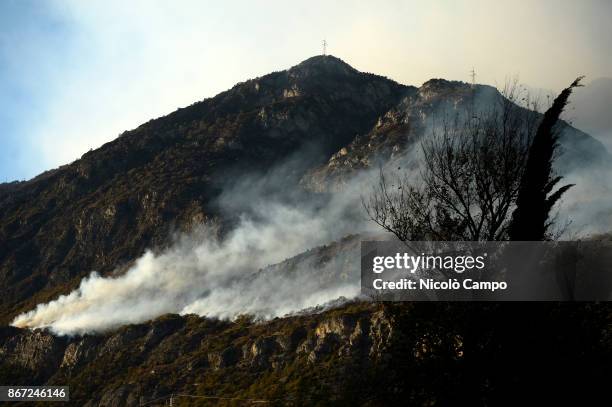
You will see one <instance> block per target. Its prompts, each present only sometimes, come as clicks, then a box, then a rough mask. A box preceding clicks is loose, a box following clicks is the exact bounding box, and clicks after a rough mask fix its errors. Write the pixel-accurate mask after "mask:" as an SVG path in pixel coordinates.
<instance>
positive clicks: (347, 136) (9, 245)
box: [0, 56, 609, 322]
mask: <svg viewBox="0 0 612 407" xmlns="http://www.w3.org/2000/svg"><path fill="white" fill-rule="evenodd" d="M472 94H473V90H472V87H471V85H468V84H465V83H462V82H449V81H445V80H439V79H436V80H431V81H428V82H426V83H425V84H424V85H423V86H421V87H420V88H418V89H417V88H415V87H411V86H404V85H400V84H398V83H396V82H394V81H392V80H389V79H386V78H383V77H380V76H377V75H373V74H368V73H362V72H359V71H357V70H355V69H354V68H352V67H350V66H349V65H348V64H346V63H345V62H343V61H341V60H340V59H338V58H335V57H333V56H317V57H313V58H310V59H308V60H306V61H304V62H302V63H300V64H298V65H296V66H294V67H293V68H291V69H289V70H286V71H282V72H275V73H272V74H269V75H266V76H263V77H261V78H256V79H252V80H249V81H246V82H243V83H239V84H237V85H236V86H234V87H233V88H232V89H230V90H228V91H226V92H222V93H220V94H219V95H217V96H215V97H213V98H210V99H206V100H203V101H201V102H197V103H194V104H193V105H191V106H188V107H186V108H181V109H178V110H177V111H175V112H173V113H171V114H169V115H167V116H164V117H161V118H158V119H155V120H151V121H150V122H148V123H145V124H143V125H141V126H140V127H138V128H136V129H134V130H131V131H128V132H125V133H123V134H122V135H121V136H120V137H119V138H117V139H116V140H114V141H112V142H109V143H107V144H105V145H103V146H102V147H101V148H99V149H97V150H94V151H90V152H88V153H86V154H84V155H83V156H82V157H81V159H79V160H77V161H75V162H73V163H71V164H69V165H65V166H63V167H60V168H58V169H55V170H51V171H48V172H46V173H43V174H41V175H39V176H38V177H36V178H34V179H32V180H29V181H26V182H14V183H9V184H0V213H1V214H2V217H1V218H0V247H1V249H0V284H1V285H2V287H4V289H3V292H2V296H0V321H3V322H8V321H10V320H11V319H12V317H14V316H15V315H16V314H18V313H20V312H23V311H25V310H27V309H31V308H32V307H33V306H34V305H35V304H38V303H42V302H47V301H49V300H51V299H53V298H55V297H57V296H58V295H59V294H62V293H67V292H69V291H71V290H72V289H74V288H75V287H76V286H77V285H78V284H79V282H80V281H81V279H82V278H83V277H84V276H86V275H88V274H89V272H90V271H91V270H96V271H98V272H99V273H101V274H102V275H108V274H110V273H112V272H114V271H116V270H119V272H120V271H121V270H122V269H125V268H126V267H128V266H129V265H130V264H131V262H132V261H134V260H135V259H136V258H138V257H139V256H140V255H141V254H142V253H143V252H144V250H145V249H147V248H163V247H165V245H167V244H168V241H169V237H170V236H171V235H172V234H173V233H174V232H176V231H188V230H190V229H191V228H193V227H194V225H197V224H199V223H201V222H203V221H206V220H211V219H217V220H221V221H225V222H228V221H229V220H228V218H231V217H232V214H229V215H228V213H227V212H229V211H227V210H225V211H224V210H223V208H222V207H220V204H219V202H218V201H217V200H216V198H217V197H218V196H219V194H220V193H221V191H223V190H224V188H226V187H227V185H229V184H232V183H233V182H236V181H237V180H240V179H241V178H242V177H243V176H244V174H252V173H265V172H266V171H270V170H271V169H272V168H274V167H275V166H279V165H285V166H286V167H287V168H286V169H285V171H283V174H284V177H285V179H283V180H282V182H281V181H279V180H278V179H277V180H275V182H274V183H276V184H282V185H298V184H300V185H302V186H303V187H304V188H305V189H307V190H310V191H314V192H322V191H326V190H329V185H330V183H331V184H333V183H334V182H336V181H334V180H335V179H338V178H343V177H344V178H346V177H349V176H350V175H351V174H353V173H354V172H355V171H356V170H359V169H361V168H366V167H368V166H370V167H371V166H372V165H373V163H374V161H375V159H374V158H375V157H383V158H384V159H386V158H388V157H390V156H391V155H392V154H396V155H398V154H400V153H401V152H402V151H404V150H405V149H406V148H407V147H409V146H410V145H412V144H413V143H414V142H416V141H417V140H419V139H420V137H422V136H423V134H424V132H425V129H426V128H427V126H428V123H429V121H430V120H431V117H432V116H433V115H434V113H435V112H436V111H437V110H439V109H441V106H446V107H448V106H450V107H451V108H453V109H459V108H461V106H465V104H466V103H470V101H471V97H472V96H471V95H472ZM476 94H477V95H478V97H479V98H484V99H486V100H488V99H491V98H496V97H499V94H498V93H497V91H496V90H494V89H493V88H490V87H487V86H478V87H477V89H476ZM568 129H569V130H568V131H566V133H568V132H571V134H569V135H568V136H566V137H564V139H563V142H562V145H563V146H565V147H566V148H567V149H568V150H569V151H570V154H568V155H567V157H564V160H563V162H566V163H582V164H584V163H592V162H597V161H602V160H607V158H608V157H609V156H608V155H607V153H606V152H605V149H604V148H602V147H601V145H600V144H599V143H598V142H597V141H595V140H594V139H592V138H591V137H589V136H588V135H586V134H584V133H582V132H579V131H576V130H574V129H573V128H570V127H568ZM566 135H567V134H566ZM336 183H337V182H336ZM332 189H333V188H332Z"/></svg>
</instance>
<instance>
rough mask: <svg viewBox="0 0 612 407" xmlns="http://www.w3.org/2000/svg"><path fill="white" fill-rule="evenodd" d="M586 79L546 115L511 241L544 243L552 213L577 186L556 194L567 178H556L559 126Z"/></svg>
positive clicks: (526, 175) (559, 98)
mask: <svg viewBox="0 0 612 407" xmlns="http://www.w3.org/2000/svg"><path fill="white" fill-rule="evenodd" d="M582 79H583V77H579V78H577V79H576V80H575V81H574V82H573V83H572V84H571V85H570V86H569V87H567V88H565V89H564V90H563V91H562V92H561V93H560V94H559V96H557V98H556V99H555V100H554V102H553V104H552V106H551V107H550V108H549V109H548V110H547V111H546V112H545V113H544V117H543V118H542V121H541V122H540V125H539V126H538V130H537V132H536V135H535V137H534V138H533V141H532V143H531V146H530V148H529V153H528V156H527V164H526V167H525V171H524V172H523V175H522V177H521V184H520V187H519V193H518V196H517V200H516V209H515V210H514V213H513V214H512V222H511V224H510V231H509V237H510V240H524V241H529V240H534V241H535V240H544V239H545V238H546V233H547V231H548V228H549V226H550V222H549V220H548V219H549V216H550V210H551V209H552V207H553V205H554V204H555V203H556V202H557V201H558V200H559V199H560V198H561V196H562V195H563V194H564V193H565V192H566V191H567V190H568V189H570V188H571V187H572V186H573V185H571V184H570V185H564V186H562V187H560V188H559V189H557V190H556V191H555V192H552V190H553V188H554V187H555V186H556V185H557V184H558V183H559V181H561V179H562V178H563V177H560V176H554V174H553V169H552V163H553V160H554V153H555V150H556V149H557V146H558V143H557V141H558V134H557V131H556V127H555V126H556V124H557V122H558V121H559V117H560V116H561V113H562V112H563V110H564V109H565V106H567V102H568V100H569V97H570V95H571V94H572V91H573V89H574V88H576V87H578V86H582V85H580V81H581V80H582ZM551 192H552V193H551Z"/></svg>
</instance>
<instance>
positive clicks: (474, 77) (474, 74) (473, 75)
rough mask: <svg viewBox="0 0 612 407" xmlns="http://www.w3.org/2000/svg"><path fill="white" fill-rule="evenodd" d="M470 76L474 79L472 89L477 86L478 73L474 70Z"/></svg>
mask: <svg viewBox="0 0 612 407" xmlns="http://www.w3.org/2000/svg"><path fill="white" fill-rule="evenodd" d="M470 76H471V77H472V87H474V85H476V71H475V70H474V68H472V70H471V71H470Z"/></svg>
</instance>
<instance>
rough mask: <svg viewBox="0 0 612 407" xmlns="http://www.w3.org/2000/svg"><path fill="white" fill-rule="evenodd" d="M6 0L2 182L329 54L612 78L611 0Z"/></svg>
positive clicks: (1, 6) (417, 69)
mask: <svg viewBox="0 0 612 407" xmlns="http://www.w3.org/2000/svg"><path fill="white" fill-rule="evenodd" d="M503 4H505V3H502V2H501V1H500V2H497V1H488V0H462V1H460V0H457V1H454V0H453V1H451V0H438V1H416V0H414V1H410V0H405V1H399V0H388V1H377V2H371V1H348V0H344V1H335V2H325V1H320V0H316V1H291V2H287V1H280V0H268V1H260V2H253V1H246V0H244V1H235V0H226V1H223V2H219V1H214V2H213V1H208V2H207V1H191V0H178V1H172V2H170V1H161V0H134V1H129V2H126V1H119V0H105V1H102V0H87V1H80V0H37V1H34V0H0V182H3V181H10V180H14V179H27V178H30V177H32V176H34V175H36V174H38V173H40V172H42V171H44V170H46V169H50V168H54V167H57V166H59V165H62V164H66V163H69V162H71V161H73V160H75V159H77V158H78V157H80V156H81V155H82V154H83V153H85V152H86V151H87V150H89V149H90V148H96V147H99V146H100V145H101V144H103V143H104V142H107V141H110V140H112V139H113V138H115V137H116V136H117V135H118V134H120V133H121V132H122V131H124V130H128V129H131V128H134V127H136V126H137V125H139V124H140V123H142V122H145V121H147V120H149V119H151V118H154V117H158V116H161V115H164V114H167V113H169V112H171V111H173V110H175V109H176V108H177V107H180V106H185V105H188V104H191V103H193V102H195V101H197V100H201V99H203V98H205V97H210V96H213V95H214V94H216V93H218V92H220V91H222V90H224V89H227V88H229V87H231V86H232V85H233V84H235V83H236V82H239V81H243V80H246V79H248V78H252V77H255V76H259V75H263V74H266V73H268V72H271V71H274V70H281V69H286V68H288V67H290V66H292V65H295V64H297V63H299V62H300V61H301V60H303V59H306V58H308V57H309V56H312V55H315V54H318V53H320V52H321V45H320V44H321V40H322V39H323V38H326V39H327V41H328V43H329V51H330V52H331V53H332V54H334V55H336V56H339V57H341V58H343V59H344V60H345V61H347V62H348V63H350V64H351V65H353V66H354V67H356V68H357V69H360V70H363V71H368V72H375V73H378V74H382V75H386V76H389V77H391V78H392V79H395V80H397V81H399V82H402V83H407V84H413V85H420V84H421V83H423V82H424V81H426V80H428V79H430V78H432V77H444V78H448V79H459V80H468V79H469V77H468V72H469V70H470V69H471V68H472V66H474V67H475V68H476V71H477V72H478V77H477V80H478V82H481V83H489V84H493V85H495V84H502V83H503V82H504V80H505V79H506V78H507V77H508V76H513V75H520V78H521V80H522V81H523V82H525V83H527V84H529V85H531V86H533V87H537V88H545V89H552V90H558V89H560V88H561V87H562V86H564V85H566V84H567V83H569V82H571V80H572V79H573V78H575V77H576V76H577V75H578V74H586V75H587V76H588V78H589V79H595V78H598V77H603V76H608V77H610V76H612V62H611V58H612V57H611V53H610V46H609V39H610V38H612V28H611V25H610V24H609V21H610V18H611V17H612V2H610V1H607V0H590V1H581V2H578V1H573V0H540V1H531V0H517V1H514V2H512V3H511V4H508V5H503Z"/></svg>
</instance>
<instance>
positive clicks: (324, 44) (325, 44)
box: [323, 40, 327, 55]
mask: <svg viewBox="0 0 612 407" xmlns="http://www.w3.org/2000/svg"><path fill="white" fill-rule="evenodd" d="M326 54H327V41H325V40H323V55H326Z"/></svg>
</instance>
